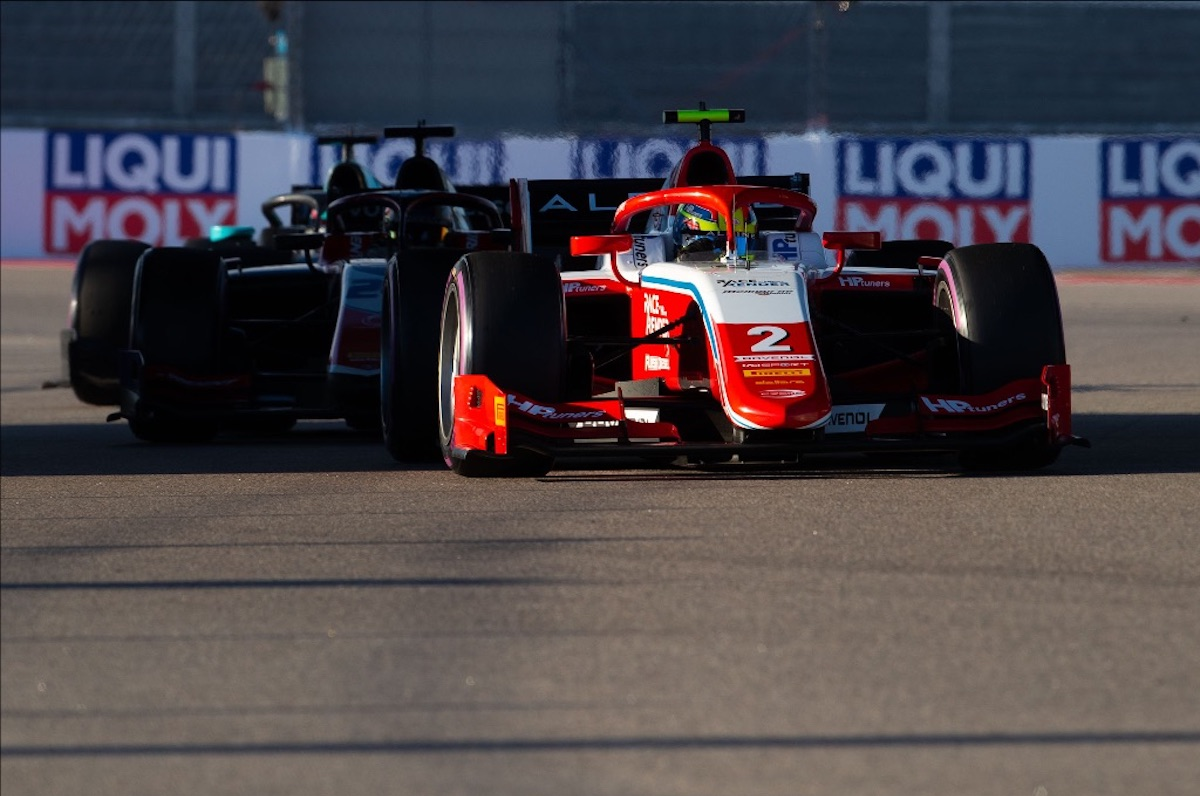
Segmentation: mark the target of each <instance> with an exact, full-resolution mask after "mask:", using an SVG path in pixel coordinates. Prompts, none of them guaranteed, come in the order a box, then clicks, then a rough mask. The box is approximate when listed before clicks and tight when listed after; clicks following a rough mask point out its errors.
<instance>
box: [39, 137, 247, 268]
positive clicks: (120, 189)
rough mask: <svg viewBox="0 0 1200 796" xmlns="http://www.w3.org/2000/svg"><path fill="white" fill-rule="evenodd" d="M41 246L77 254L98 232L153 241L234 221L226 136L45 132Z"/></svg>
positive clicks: (233, 155)
mask: <svg viewBox="0 0 1200 796" xmlns="http://www.w3.org/2000/svg"><path fill="white" fill-rule="evenodd" d="M46 135H47V139H46V143H47V147H46V150H47V157H46V192H45V208H44V210H45V215H44V219H45V222H44V227H43V230H42V234H43V238H44V241H43V242H44V248H45V250H46V251H47V252H52V253H59V254H76V253H78V252H79V251H81V250H82V249H83V247H84V246H86V245H87V244H88V242H90V241H92V240H96V239H99V238H116V239H134V240H141V241H145V242H146V243H149V244H151V245H154V246H164V245H165V246H170V245H179V244H181V243H182V242H183V241H185V240H186V239H187V238H194V237H207V236H208V234H209V230H210V228H211V227H213V226H215V225H228V224H234V223H236V219H237V189H236V175H237V148H236V146H235V142H234V139H233V137H232V136H227V135H184V134H174V133H125V132H80V131H62V130H52V131H49V132H47V134H46Z"/></svg>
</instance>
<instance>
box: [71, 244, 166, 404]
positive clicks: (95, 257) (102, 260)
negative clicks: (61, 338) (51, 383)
mask: <svg viewBox="0 0 1200 796" xmlns="http://www.w3.org/2000/svg"><path fill="white" fill-rule="evenodd" d="M148 248H150V247H149V244H146V243H142V242H141V241H137V240H97V241H93V242H92V243H89V244H88V245H87V247H86V248H85V249H84V250H83V251H82V252H81V253H80V255H79V261H78V262H77V263H76V265H75V275H74V278H73V280H72V283H71V323H70V326H71V338H72V339H71V340H70V342H69V343H68V344H67V374H68V378H69V379H70V382H71V389H72V390H73V391H74V392H75V396H76V397H77V398H78V399H79V400H81V401H83V402H84V403H88V404H96V405H97V406H113V405H116V404H118V403H120V402H121V386H120V383H119V374H118V370H119V362H120V352H121V351H122V350H123V349H124V348H126V347H127V346H128V345H129V323H130V312H131V310H132V305H133V276H134V270H135V269H136V268H137V261H138V257H140V256H141V255H142V252H144V251H145V250H146V249H148Z"/></svg>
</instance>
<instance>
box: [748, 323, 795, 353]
mask: <svg viewBox="0 0 1200 796" xmlns="http://www.w3.org/2000/svg"><path fill="white" fill-rule="evenodd" d="M746 334H748V335H750V336H751V337H754V336H758V337H762V339H761V340H759V341H758V342H757V343H755V344H754V345H752V346H750V350H751V351H791V350H792V347H791V346H790V345H787V344H786V343H782V342H780V341H782V340H785V339H787V336H788V333H787V329H783V328H780V327H778V326H752V327H751V328H750V329H748V330H747V331H746Z"/></svg>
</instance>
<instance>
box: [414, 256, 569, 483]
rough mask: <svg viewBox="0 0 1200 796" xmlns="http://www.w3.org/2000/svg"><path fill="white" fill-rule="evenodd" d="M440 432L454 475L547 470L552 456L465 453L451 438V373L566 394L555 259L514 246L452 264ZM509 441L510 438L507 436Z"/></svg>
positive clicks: (515, 388) (552, 397)
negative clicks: (522, 251) (480, 376)
mask: <svg viewBox="0 0 1200 796" xmlns="http://www.w3.org/2000/svg"><path fill="white" fill-rule="evenodd" d="M441 329H442V332H441V343H440V346H439V356H438V430H439V434H440V438H441V448H442V456H443V458H444V459H445V461H446V464H447V465H449V467H450V468H451V469H452V470H454V472H456V473H458V474H459V475H464V476H484V477H489V476H493V477H494V476H500V477H530V476H540V475H545V474H546V473H547V472H549V470H550V468H551V466H553V463H554V462H553V459H551V458H550V457H549V456H547V455H545V454H543V453H540V452H536V451H532V450H528V449H523V448H520V447H514V446H512V445H511V444H510V449H509V453H508V454H507V455H504V456H496V455H493V454H488V453H486V452H483V451H477V450H471V451H462V450H459V449H457V448H456V446H455V442H454V391H453V385H454V377H455V376H456V375H460V374H479V375H484V376H487V377H488V378H489V379H491V381H492V382H494V383H495V384H496V385H497V386H498V387H499V388H500V389H502V390H509V391H512V392H518V393H521V394H522V395H527V396H529V397H530V398H536V399H539V400H543V401H547V402H558V401H561V400H563V398H564V396H565V394H566V381H567V351H566V313H565V308H564V305H563V292H562V281H561V279H560V278H559V275H558V271H557V269H556V268H555V267H554V264H553V263H552V262H550V261H548V260H546V259H544V258H542V257H538V256H536V255H531V254H523V253H517V252H475V253H472V254H468V255H466V256H464V257H463V258H462V259H460V260H459V261H458V263H457V264H456V265H455V266H454V269H453V270H452V271H451V273H450V279H449V281H448V282H447V284H446V292H445V298H444V300H443V302H442V323H441ZM510 443H511V440H510Z"/></svg>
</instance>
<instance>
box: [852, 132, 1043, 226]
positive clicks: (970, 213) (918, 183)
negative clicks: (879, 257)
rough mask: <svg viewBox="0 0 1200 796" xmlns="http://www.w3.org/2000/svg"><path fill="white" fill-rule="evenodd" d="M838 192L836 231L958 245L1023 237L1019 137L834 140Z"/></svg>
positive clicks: (1024, 180)
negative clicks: (879, 233)
mask: <svg viewBox="0 0 1200 796" xmlns="http://www.w3.org/2000/svg"><path fill="white" fill-rule="evenodd" d="M838 188H839V193H840V196H839V198H838V207H837V213H836V216H837V223H838V227H839V228H840V229H878V230H881V231H882V232H883V237H884V239H885V240H895V239H898V238H934V239H940V240H947V241H950V242H951V243H954V244H955V245H958V246H965V245H967V244H971V243H993V242H997V241H1022V242H1027V241H1028V240H1029V212H1030V202H1029V144H1028V142H1027V141H1024V140H1005V139H1001V140H970V139H967V140H953V139H951V140H943V139H925V140H907V139H850V140H845V141H839V142H838Z"/></svg>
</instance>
